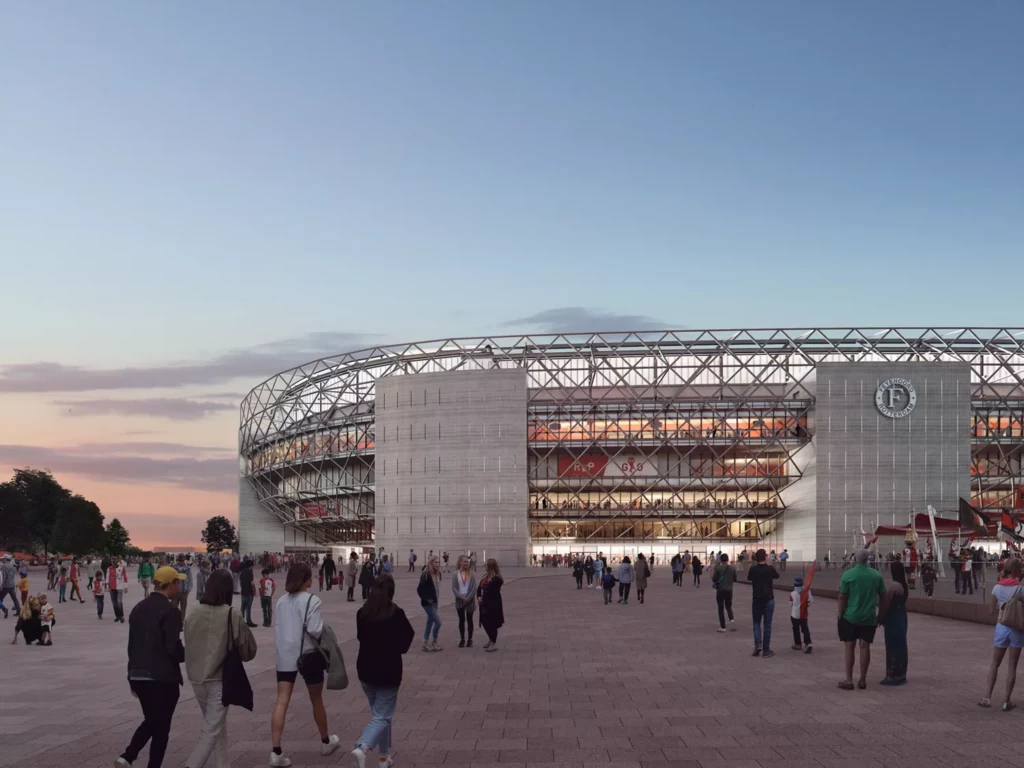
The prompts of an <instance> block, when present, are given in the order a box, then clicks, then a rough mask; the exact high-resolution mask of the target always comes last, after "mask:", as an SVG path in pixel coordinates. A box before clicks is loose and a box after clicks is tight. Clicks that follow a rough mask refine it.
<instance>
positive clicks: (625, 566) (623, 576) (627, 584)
mask: <svg viewBox="0 0 1024 768" xmlns="http://www.w3.org/2000/svg"><path fill="white" fill-rule="evenodd" d="M635 576H636V571H635V570H634V569H633V563H631V562H630V561H629V557H628V556H626V557H624V558H622V563H620V564H619V602H620V603H622V604H623V605H628V604H629V590H630V589H632V587H633V579H634V578H635Z"/></svg>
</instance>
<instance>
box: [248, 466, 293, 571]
mask: <svg viewBox="0 0 1024 768" xmlns="http://www.w3.org/2000/svg"><path fill="white" fill-rule="evenodd" d="M284 534H285V531H284V526H283V525H281V521H280V520H278V519H277V517H275V516H274V514H273V513H272V512H271V511H270V510H268V509H265V508H264V507H263V506H262V505H260V501H259V497H258V496H257V495H256V489H255V488H253V485H252V483H251V482H250V481H249V480H248V478H245V477H240V478H239V479H238V546H239V549H240V550H241V551H242V552H244V553H246V554H249V553H254V554H258V553H260V552H284V550H285V540H284V539H285V535H284Z"/></svg>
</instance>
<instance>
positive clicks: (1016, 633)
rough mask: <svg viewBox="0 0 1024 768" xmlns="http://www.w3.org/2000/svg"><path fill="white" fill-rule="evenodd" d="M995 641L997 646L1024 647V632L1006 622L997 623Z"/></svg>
mask: <svg viewBox="0 0 1024 768" xmlns="http://www.w3.org/2000/svg"><path fill="white" fill-rule="evenodd" d="M993 642H994V643H995V646H996V648H1024V632H1022V631H1021V630H1019V629H1014V628H1013V627H1008V626H1006V625H1005V624H996V633H995V637H994V638H993Z"/></svg>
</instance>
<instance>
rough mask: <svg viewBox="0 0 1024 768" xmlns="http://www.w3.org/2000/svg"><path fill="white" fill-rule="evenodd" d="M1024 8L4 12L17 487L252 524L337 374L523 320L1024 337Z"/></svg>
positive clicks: (4, 431) (1008, 3)
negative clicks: (244, 504) (250, 478)
mask: <svg viewBox="0 0 1024 768" xmlns="http://www.w3.org/2000/svg"><path fill="white" fill-rule="evenodd" d="M1022 29H1024V3H1020V2H1016V1H1015V0H992V2H986V3H983V4H980V5H979V4H970V3H962V2H955V1H954V0H910V1H909V2H903V3H882V2H877V3H870V2H869V3H839V2H834V3H828V2H826V3H807V2H803V1H802V0H801V1H799V2H797V1H795V0H793V1H791V0H779V1H778V2H772V3H761V2H736V3H703V4H701V3H692V4H690V3H683V2H677V1H676V0H665V1H658V0H649V1H648V2H645V3H642V4H630V3H622V2H611V0H568V1H567V2H557V3H554V2H549V1H548V0H525V1H523V2H515V3H473V2H465V1H463V2H451V1H449V0H440V1H439V2H432V3H412V2H408V3H402V2H397V3H371V2H364V3H339V2H333V0H321V1H319V2H317V1H315V0H311V1H310V2H304V3H301V4H294V3H279V2H273V3H272V2H262V1H260V0H255V1H248V2H231V1H227V0H226V1H225V2H218V3H212V4H209V3H208V4H199V3H174V4H152V3H141V4H126V3H112V2H102V1H101V2H89V3H83V2H70V0H68V1H66V2H61V1H60V0H58V1H56V2H50V3H12V4H8V5H7V7H6V8H5V10H4V13H3V23H2V24H0V116H2V117H0V267H2V271H0V286H2V287H0V473H2V474H3V475H4V476H6V475H7V474H9V472H10V471H11V470H12V469H13V468H14V467H19V466H32V467H48V468H50V469H51V470H53V472H54V473H55V474H56V476H57V477H58V479H59V480H60V481H61V482H62V483H64V484H65V485H66V486H68V487H70V488H72V489H73V490H75V491H77V492H80V493H83V494H85V495H86V496H88V497H90V498H92V499H93V500H95V501H96V502H97V503H99V505H100V507H101V509H102V510H103V512H104V514H105V515H106V517H107V519H108V520H109V519H110V518H111V517H115V516H116V517H119V518H120V519H121V520H122V522H123V523H124V524H125V525H126V526H127V527H128V529H129V531H130V533H131V535H132V539H133V541H134V542H135V543H136V544H139V545H142V546H154V545H183V544H188V545H195V544H198V540H199V532H200V530H201V528H202V525H203V522H204V521H205V520H206V519H207V518H208V517H210V516H211V515H214V514H225V515H227V516H228V517H230V518H232V519H234V518H235V517H236V516H237V499H236V495H237V473H238V466H237V458H236V453H235V449H236V430H237V407H238V403H239V401H240V399H241V398H242V396H243V395H244V393H245V392H247V391H248V390H249V389H250V388H251V387H252V386H254V385H255V384H257V383H258V382H259V381H261V380H262V379H264V378H267V377H269V376H271V375H272V374H273V373H275V372H277V371H279V370H281V369H283V368H285V367H288V366H290V365H295V364H298V363H301V362H305V361H307V360H309V359H312V358H315V357H318V356H322V355H327V354H332V353H337V352H341V351H346V350H350V349H355V348H359V347H361V346H365V345H368V344H375V343H378V342H383V341H401V340H415V339H421V338H435V337H438V336H444V335H449V334H454V335H476V334H483V333H502V332H504V333H509V332H515V331H525V330H593V329H604V330H608V329H624V330H625V329H638V328H649V327H660V326H666V327H674V328H679V327H689V328H697V327H743V326H753V327H759V326H776V325H780V326H802V325H847V324H851V325H857V324H861V325H898V326H901V325H902V326H910V325H914V326H916V325H927V324H936V325H949V326H962V325H993V326H1005V325H1021V321H1022V319H1024V315H1022V312H1021V310H1020V307H1019V301H1018V300H1017V296H1018V294H1019V292H1020V291H1019V289H1018V286H1020V285H1021V283H1022V281H1024V253H1022V245H1021V244H1022V243H1024V216H1022V215H1021V212H1022V211H1024V181H1022V179H1024V142H1022V141H1021V140H1020V132H1021V126H1022V125H1024V100H1022V99H1021V98H1019V92H1020V83H1019V79H1020V74H1021V72H1024V46H1022V45H1021V44H1020V34H1021V30H1022Z"/></svg>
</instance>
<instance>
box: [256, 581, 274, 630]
mask: <svg viewBox="0 0 1024 768" xmlns="http://www.w3.org/2000/svg"><path fill="white" fill-rule="evenodd" d="M270 573H271V571H270V569H269V568H264V569H263V571H262V574H263V578H262V579H260V607H261V608H262V609H263V626H264V627H269V626H270V620H271V618H272V612H273V610H274V609H273V603H271V602H270V601H271V599H272V598H273V597H274V592H275V590H276V589H277V585H275V584H274V580H273V579H272V578H270Z"/></svg>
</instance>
